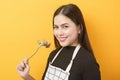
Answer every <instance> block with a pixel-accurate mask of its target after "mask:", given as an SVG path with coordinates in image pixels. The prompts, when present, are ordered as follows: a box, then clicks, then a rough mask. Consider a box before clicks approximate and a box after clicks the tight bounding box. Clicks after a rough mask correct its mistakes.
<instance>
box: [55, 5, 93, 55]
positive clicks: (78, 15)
mask: <svg viewBox="0 0 120 80" xmlns="http://www.w3.org/2000/svg"><path fill="white" fill-rule="evenodd" d="M59 14H62V15H64V16H66V17H68V18H69V19H71V20H72V21H73V22H74V23H75V24H76V25H79V26H80V29H81V32H80V34H79V37H78V41H79V43H80V44H81V46H82V47H84V48H85V49H87V50H88V51H89V52H91V53H93V51H92V48H91V46H90V41H89V39H88V34H87V31H86V26H85V22H84V18H83V15H82V12H81V10H80V9H79V8H78V6H76V5H75V4H67V5H62V6H60V7H59V8H58V9H57V10H56V11H55V13H54V15H53V25H54V18H55V16H57V15H59ZM54 43H55V47H56V48H58V47H61V46H60V44H59V42H58V40H57V39H56V38H55V36H54Z"/></svg>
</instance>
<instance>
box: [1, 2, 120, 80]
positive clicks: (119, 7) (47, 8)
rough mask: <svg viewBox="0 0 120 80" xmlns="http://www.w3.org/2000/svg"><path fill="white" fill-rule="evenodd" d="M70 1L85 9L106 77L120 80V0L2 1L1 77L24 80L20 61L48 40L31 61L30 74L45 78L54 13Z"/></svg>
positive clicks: (88, 26)
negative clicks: (18, 68) (38, 44)
mask: <svg viewBox="0 0 120 80" xmlns="http://www.w3.org/2000/svg"><path fill="white" fill-rule="evenodd" d="M67 3H75V4H77V5H78V6H79V7H80V8H81V10H82V12H83V16H84V18H85V22H86V26H87V30H88V33H89V37H90V40H91V44H92V47H93V49H94V52H95V56H96V58H97V61H98V62H99V64H100V70H101V76H102V80H120V77H119V76H120V46H119V45H120V0H41V1H40V0H0V80H22V79H21V78H20V77H19V75H18V74H17V71H16V66H17V64H18V63H19V62H20V61H21V60H22V59H24V58H25V57H26V56H27V57H29V56H30V55H31V54H32V53H33V52H34V51H35V50H36V48H37V40H39V39H45V40H47V41H49V42H51V44H52V45H51V47H50V48H49V49H46V48H45V47H42V48H41V49H40V50H39V52H38V53H37V54H36V55H35V56H34V57H33V58H32V59H31V60H30V62H29V64H30V67H31V71H30V74H31V75H33V77H35V79H36V80H40V79H41V76H42V74H43V72H44V68H45V64H46V61H47V57H48V55H49V53H50V52H51V51H52V50H53V49H54V45H53V31H52V15H53V13H54V11H55V10H56V9H57V8H58V6H60V5H62V4H67Z"/></svg>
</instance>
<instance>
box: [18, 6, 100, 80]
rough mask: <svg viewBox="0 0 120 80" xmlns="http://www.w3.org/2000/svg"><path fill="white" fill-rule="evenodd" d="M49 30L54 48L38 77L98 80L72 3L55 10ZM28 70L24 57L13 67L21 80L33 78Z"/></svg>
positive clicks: (88, 44) (86, 39)
mask: <svg viewBox="0 0 120 80" xmlns="http://www.w3.org/2000/svg"><path fill="white" fill-rule="evenodd" d="M53 31H54V41H55V46H56V50H54V51H52V52H51V54H50V55H49V58H48V62H47V66H46V70H45V72H44V74H43V77H42V80H101V78H100V71H99V65H98V63H97V61H96V59H95V57H94V55H93V51H92V48H91V46H90V43H89V39H88V35H87V31H86V26H85V23H84V19H83V16H82V13H81V11H80V9H79V8H78V7H77V6H76V5H74V4H67V5H63V6H60V7H59V8H58V9H57V10H56V11H55V13H54V16H53ZM29 69H30V68H29V65H28V59H25V60H23V61H22V62H21V63H20V64H19V65H18V66H17V71H18V73H19V75H20V76H21V77H22V78H23V79H24V80H34V78H33V77H32V76H30V75H29Z"/></svg>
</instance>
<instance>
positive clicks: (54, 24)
mask: <svg viewBox="0 0 120 80" xmlns="http://www.w3.org/2000/svg"><path fill="white" fill-rule="evenodd" d="M64 25H68V23H63V24H61V25H60V26H64ZM54 26H57V25H56V24H54Z"/></svg>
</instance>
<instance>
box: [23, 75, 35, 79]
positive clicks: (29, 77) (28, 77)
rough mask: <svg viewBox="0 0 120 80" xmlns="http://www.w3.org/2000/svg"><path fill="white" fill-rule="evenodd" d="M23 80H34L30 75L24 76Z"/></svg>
mask: <svg viewBox="0 0 120 80" xmlns="http://www.w3.org/2000/svg"><path fill="white" fill-rule="evenodd" d="M23 79H24V80H35V79H34V78H33V77H32V76H31V75H29V74H28V75H26V76H25V77H23Z"/></svg>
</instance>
